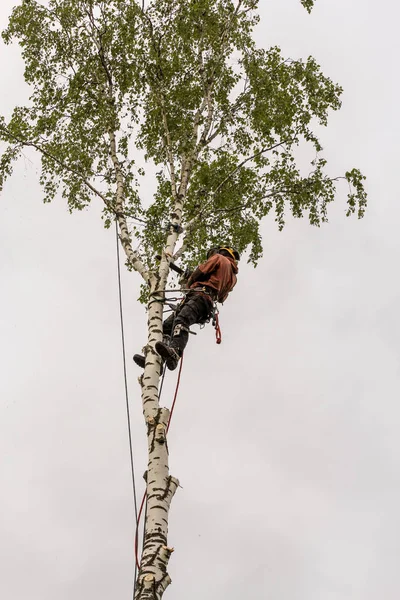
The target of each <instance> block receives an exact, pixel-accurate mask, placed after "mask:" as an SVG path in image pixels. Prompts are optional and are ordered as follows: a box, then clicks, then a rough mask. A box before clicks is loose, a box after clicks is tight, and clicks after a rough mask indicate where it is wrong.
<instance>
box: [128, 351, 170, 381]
mask: <svg viewBox="0 0 400 600" xmlns="http://www.w3.org/2000/svg"><path fill="white" fill-rule="evenodd" d="M133 362H134V363H136V364H137V365H138V367H140V368H141V369H144V367H145V364H146V359H145V357H144V356H142V354H134V355H133ZM163 371H164V361H161V369H160V376H161V375H162V374H163Z"/></svg>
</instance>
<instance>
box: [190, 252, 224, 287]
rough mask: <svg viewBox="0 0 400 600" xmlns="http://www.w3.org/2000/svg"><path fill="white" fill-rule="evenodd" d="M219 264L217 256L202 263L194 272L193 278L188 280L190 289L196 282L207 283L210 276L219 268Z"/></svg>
mask: <svg viewBox="0 0 400 600" xmlns="http://www.w3.org/2000/svg"><path fill="white" fill-rule="evenodd" d="M218 264H219V256H218V255H217V254H216V255H214V256H211V258H209V259H208V260H206V262H204V263H202V264H201V265H199V266H198V267H197V269H195V270H194V271H193V273H192V274H191V276H190V277H189V279H188V287H190V286H191V285H192V283H195V282H196V281H205V280H206V279H208V276H209V275H211V273H212V272H213V271H215V269H216V268H217V266H218Z"/></svg>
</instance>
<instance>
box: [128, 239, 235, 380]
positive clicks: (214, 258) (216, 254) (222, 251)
mask: <svg viewBox="0 0 400 600" xmlns="http://www.w3.org/2000/svg"><path fill="white" fill-rule="evenodd" d="M239 260H240V255H239V252H238V251H237V250H235V249H234V248H231V247H229V246H218V247H217V248H211V249H210V250H209V251H208V252H207V260H206V261H205V262H204V263H202V264H201V265H199V266H198V267H197V269H195V271H193V273H192V274H191V275H190V277H189V279H188V281H187V287H188V288H190V289H189V291H188V293H187V294H186V296H185V298H184V300H183V302H181V304H180V305H179V306H178V308H177V309H176V311H175V312H174V313H173V314H172V315H170V316H169V317H168V318H167V319H166V320H165V321H164V323H163V334H164V340H163V341H162V342H157V343H156V346H155V348H156V351H157V353H158V354H159V355H160V356H161V358H162V359H163V360H164V361H165V363H166V365H167V367H168V369H170V370H171V371H173V370H174V369H176V367H177V365H178V362H179V359H180V358H181V356H182V354H183V351H184V349H185V347H186V344H187V342H188V338H189V327H190V326H191V325H194V324H196V323H199V324H200V325H202V324H204V323H207V322H208V321H209V319H210V317H211V315H212V313H213V306H214V302H225V300H226V299H227V297H228V294H229V292H231V291H232V289H233V288H234V286H235V285H236V275H237V273H238V267H237V261H239ZM168 340H169V341H168ZM133 360H134V361H135V363H136V364H137V365H139V367H142V368H144V366H145V357H144V356H142V355H141V354H135V355H134V357H133Z"/></svg>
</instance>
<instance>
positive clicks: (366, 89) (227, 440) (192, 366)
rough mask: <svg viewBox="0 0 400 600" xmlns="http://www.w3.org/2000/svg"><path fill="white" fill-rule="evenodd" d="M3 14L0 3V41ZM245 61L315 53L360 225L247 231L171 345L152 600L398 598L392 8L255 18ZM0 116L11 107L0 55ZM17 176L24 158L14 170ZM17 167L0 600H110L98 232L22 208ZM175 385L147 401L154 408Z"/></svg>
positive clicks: (7, 283)
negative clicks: (230, 271) (259, 254)
mask: <svg viewBox="0 0 400 600" xmlns="http://www.w3.org/2000/svg"><path fill="white" fill-rule="evenodd" d="M13 4H14V1H13V0H2V3H1V7H0V19H1V24H2V26H3V27H4V26H5V24H6V22H7V15H8V14H9V12H10V9H11V7H12V5H13ZM261 4H262V8H261V14H262V22H261V25H260V26H259V28H258V30H257V38H258V42H259V43H260V44H262V45H265V46H269V45H272V44H278V45H280V46H281V47H282V50H283V53H284V55H286V56H290V57H293V58H297V57H301V56H302V57H304V58H305V57H307V56H308V55H309V54H312V55H313V56H315V58H316V59H317V60H318V61H319V62H320V64H321V65H322V67H323V70H324V72H325V73H326V74H327V75H329V76H331V77H332V78H333V79H334V80H336V81H339V82H340V83H341V84H342V85H343V87H344V89H345V93H344V96H343V108H342V110H341V111H340V112H338V113H335V114H333V115H332V117H331V120H330V126H329V127H328V129H327V130H325V131H323V135H322V141H323V145H324V146H325V149H326V151H325V155H326V157H327V158H328V159H329V161H330V165H329V168H330V171H331V173H332V174H333V175H338V174H342V173H343V172H344V171H345V170H346V169H347V168H351V167H353V166H357V167H359V168H361V170H362V171H363V172H365V174H367V175H368V191H369V208H368V211H367V215H366V217H365V219H364V220H363V221H361V222H359V221H357V220H356V219H346V218H345V217H344V212H345V203H344V198H345V193H346V187H345V186H343V188H341V191H340V194H339V196H338V200H337V203H336V204H335V206H334V207H332V208H331V212H330V223H329V224H328V225H325V226H324V227H322V228H321V229H314V228H311V227H310V226H309V225H308V222H307V221H306V220H301V221H293V220H290V219H289V221H288V224H287V226H286V228H285V230H284V231H283V233H279V232H277V229H276V226H275V223H274V221H273V218H270V219H269V220H268V221H266V222H265V225H264V246H265V257H264V259H263V260H262V261H261V263H260V265H259V267H258V269H257V270H256V271H254V270H253V269H252V267H250V266H248V265H246V264H245V263H242V264H241V265H240V280H239V283H238V286H237V288H236V289H235V292H234V293H233V294H232V296H231V298H230V299H229V302H228V303H227V304H226V305H225V306H224V308H223V310H222V315H221V324H222V329H223V336H224V339H223V344H222V346H219V347H218V346H216V345H215V343H214V331H213V330H212V328H211V327H209V328H207V329H206V330H204V331H202V332H201V335H199V336H197V337H196V338H191V339H190V347H189V349H188V351H187V353H186V361H185V366H184V372H183V380H182V387H181V392H180V396H179V399H178V404H177V408H176V412H175V413H174V419H173V423H172V427H171V433H170V459H171V472H172V474H174V475H176V476H177V477H179V479H180V480H181V484H182V486H183V489H180V490H179V491H178V493H177V495H176V497H175V499H174V502H173V505H172V509H171V521H170V538H169V541H170V544H171V545H173V546H175V548H176V552H175V553H174V555H173V557H172V559H171V562H170V572H171V576H172V579H173V585H172V587H171V588H170V589H169V590H168V591H167V595H168V597H171V598H174V599H176V600H183V599H186V598H187V597H188V594H189V595H190V598H191V600H204V599H205V598H208V599H210V600H217V599H218V600H220V599H221V598H226V599H228V598H229V600H239V599H240V600H242V599H243V598H254V599H256V598H257V599H259V598H264V597H265V598H271V599H273V600H321V599H322V600H347V599H349V600H350V599H351V600H376V599H377V598H385V599H386V600H397V599H398V598H399V596H400V574H399V569H398V555H399V550H400V548H399V545H400V542H399V503H400V475H399V473H400V440H399V434H398V432H399V427H400V407H399V405H398V403H399V397H400V374H399V350H400V339H399V334H400V325H399V308H398V307H399V300H400V284H399V280H398V270H399V269H398V262H399V252H400V238H399V235H398V229H399V219H400V207H399V192H398V181H397V179H398V170H399V167H398V159H399V153H398V139H399V137H400V128H399V121H398V96H399V82H398V76H397V67H398V60H399V46H400V41H399V36H398V22H399V17H400V9H399V5H398V3H396V2H394V0H386V2H382V3H379V4H378V3H376V2H366V1H365V0H353V1H352V2H349V0H319V2H317V6H316V8H315V10H314V12H313V13H312V15H311V16H308V15H307V13H306V11H305V10H304V9H302V7H301V6H300V4H299V2H298V1H297V0H269V1H268V2H267V1H266V0H262V1H261ZM0 52H1V54H0V65H1V67H0V70H1V82H2V96H1V98H0V113H3V114H4V113H5V112H7V111H9V110H10V108H11V107H12V106H13V105H14V104H16V103H23V102H24V101H25V98H26V94H27V90H26V87H25V84H24V83H23V79H22V63H21V61H20V59H19V53H18V50H17V49H16V48H4V46H1V48H0ZM29 156H30V155H29ZM37 165H38V162H37V160H36V159H35V161H34V162H31V161H30V160H22V161H20V163H19V164H18V167H17V168H16V170H15V174H14V176H13V178H12V179H11V180H10V181H9V183H8V184H7V186H6V188H5V190H4V193H3V194H2V196H1V199H0V281H1V287H2V290H1V296H0V337H1V350H0V352H1V373H2V376H1V378H0V455H1V457H2V467H1V469H0V491H1V493H0V531H1V535H0V565H1V566H0V597H1V598H6V599H7V600H19V599H22V598H26V597H28V596H29V598H30V599H31V600H53V599H54V598H57V600H67V599H68V600H70V599H71V598H73V599H74V600H88V599H94V598H96V600H106V599H107V600H108V599H109V598H116V599H117V598H118V599H124V598H125V599H129V598H130V596H131V586H132V582H131V579H132V572H133V552H132V547H133V509H132V494H131V482H130V471H129V450H128V441H127V427H126V413H125V405H124V391H123V380H122V365H121V348H120V332H119V320H118V319H119V317H118V304H117V287H116V286H117V280H116V263H115V238H114V232H113V231H112V230H111V231H105V230H104V229H103V228H102V223H101V221H100V218H99V208H98V207H95V206H93V207H92V208H91V209H90V210H87V211H85V212H83V213H79V214H74V215H72V216H70V215H69V214H68V212H67V209H66V207H65V205H64V204H63V202H62V201H61V199H60V200H58V201H56V202H54V203H53V204H52V205H49V206H45V205H43V204H42V203H41V191H40V188H39V184H38V172H37ZM138 283H139V278H138V276H136V275H135V274H124V306H125V318H126V332H127V346H128V357H129V363H128V366H129V384H130V395H131V412H132V420H133V438H134V450H135V457H136V466H137V478H138V482H139V490H140V492H139V495H140V496H141V494H142V490H143V487H144V484H143V483H142V479H141V475H142V473H143V471H144V470H145V465H146V457H145V452H146V440H145V430H144V426H143V422H142V415H141V406H140V398H139V387H138V385H137V382H136V377H137V375H138V372H139V371H138V369H137V368H136V367H135V366H134V365H133V363H132V362H131V361H130V357H131V356H132V354H133V353H134V352H135V351H137V350H139V349H140V348H141V346H142V345H143V344H144V342H145V319H144V310H143V308H142V307H140V306H138V305H137V303H136V297H137V285H138ZM174 379H175V375H171V376H170V377H169V385H168V386H167V387H166V389H165V396H164V400H165V402H166V403H167V401H168V402H169V401H170V398H171V395H172V387H173V384H174Z"/></svg>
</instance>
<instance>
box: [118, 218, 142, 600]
mask: <svg viewBox="0 0 400 600" xmlns="http://www.w3.org/2000/svg"><path fill="white" fill-rule="evenodd" d="M115 234H116V239H117V270H118V293H119V315H120V321H121V342H122V362H123V367H124V384H125V402H126V416H127V422H128V437H129V452H130V459H131V472H132V490H133V505H134V508H135V524H136V523H137V518H138V509H137V498H136V483H135V468H134V461H133V450H132V433H131V416H130V412H129V397H128V381H127V376H126V353H125V333H124V316H123V311H122V287H121V265H120V257H119V238H118V223H117V221H115ZM134 563H135V573H134V576H133V595H132V598H133V600H134V599H135V591H136V577H137V565H136V560H135V561H134Z"/></svg>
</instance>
